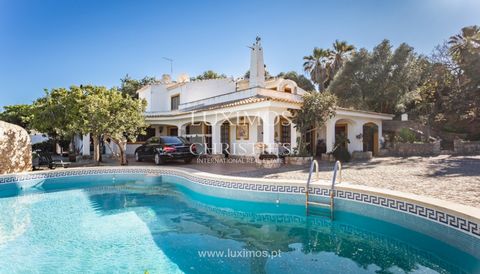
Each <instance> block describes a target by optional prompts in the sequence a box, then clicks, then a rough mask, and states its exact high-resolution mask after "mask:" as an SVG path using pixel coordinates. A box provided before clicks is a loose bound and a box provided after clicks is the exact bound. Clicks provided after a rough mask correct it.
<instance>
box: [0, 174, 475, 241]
mask: <svg viewBox="0 0 480 274" xmlns="http://www.w3.org/2000/svg"><path fill="white" fill-rule="evenodd" d="M108 174H112V175H113V174H145V175H147V176H162V175H171V176H176V177H180V178H183V179H187V180H189V181H190V182H192V183H195V184H199V185H203V186H208V187H214V188H219V189H220V190H221V189H229V190H236V191H241V192H238V194H240V193H243V194H242V195H245V194H248V193H249V192H256V193H258V192H263V193H265V192H266V193H274V194H292V195H305V190H306V187H305V185H301V184H299V183H297V182H285V181H278V180H274V179H258V180H255V179H252V178H238V177H229V176H219V175H215V174H208V173H205V172H199V171H197V170H193V169H187V168H180V167H121V168H119V167H99V168H96V167H94V168H71V169H62V170H55V171H45V172H28V173H21V174H10V175H3V176H0V185H2V184H17V185H18V184H19V183H20V187H22V185H24V186H25V187H29V186H32V185H34V184H35V183H37V182H40V181H41V180H42V179H48V178H60V177H70V176H85V175H108ZM29 181H30V182H29ZM202 192H205V193H209V192H210V191H208V190H207V189H205V191H202ZM210 194H211V193H210ZM252 194H253V193H252ZM310 194H311V195H317V196H325V197H328V196H329V194H330V189H329V186H328V185H325V186H323V185H314V186H312V187H311V188H310ZM242 195H237V198H241V197H242ZM335 198H337V199H342V200H349V201H355V202H360V203H364V204H370V205H374V206H379V207H383V208H388V209H391V210H395V211H399V212H403V213H408V214H411V215H415V216H417V217H420V218H423V219H428V220H430V221H433V222H436V223H439V224H442V225H445V226H448V227H450V228H453V229H456V230H459V231H461V232H463V233H466V234H469V235H471V236H473V237H475V238H477V239H480V220H479V219H478V218H476V217H474V216H469V215H468V214H467V213H465V212H459V211H456V210H452V209H449V208H443V207H441V206H439V205H433V204H428V203H426V202H425V201H419V200H418V201H417V200H414V199H411V198H409V199H405V198H404V197H399V196H394V195H392V194H391V193H385V194H382V190H381V189H375V191H371V190H363V189H362V190H360V189H357V188H352V187H349V186H340V185H339V186H338V187H337V190H336V192H335Z"/></svg>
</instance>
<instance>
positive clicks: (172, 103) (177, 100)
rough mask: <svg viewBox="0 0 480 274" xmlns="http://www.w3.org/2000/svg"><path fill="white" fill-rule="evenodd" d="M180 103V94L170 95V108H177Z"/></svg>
mask: <svg viewBox="0 0 480 274" xmlns="http://www.w3.org/2000/svg"><path fill="white" fill-rule="evenodd" d="M179 105H180V95H175V96H172V97H170V110H177V109H178V106H179Z"/></svg>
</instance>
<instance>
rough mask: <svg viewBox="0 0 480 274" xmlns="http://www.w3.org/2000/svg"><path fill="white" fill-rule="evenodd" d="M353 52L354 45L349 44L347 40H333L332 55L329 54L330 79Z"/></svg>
mask: <svg viewBox="0 0 480 274" xmlns="http://www.w3.org/2000/svg"><path fill="white" fill-rule="evenodd" d="M354 52H355V46H353V45H349V44H348V43H347V41H339V40H335V43H333V51H331V53H332V55H331V56H330V57H331V59H332V61H331V63H332V65H331V66H330V68H331V73H330V75H331V79H330V80H333V77H334V76H335V74H336V73H337V72H338V71H339V70H340V69H341V68H342V66H343V64H344V63H345V61H346V60H348V59H349V58H350V56H352V54H353V53H354Z"/></svg>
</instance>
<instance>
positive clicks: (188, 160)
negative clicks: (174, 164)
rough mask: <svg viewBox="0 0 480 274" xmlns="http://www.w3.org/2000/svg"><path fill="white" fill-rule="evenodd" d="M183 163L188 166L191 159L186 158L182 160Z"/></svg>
mask: <svg viewBox="0 0 480 274" xmlns="http://www.w3.org/2000/svg"><path fill="white" fill-rule="evenodd" d="M183 162H184V163H185V164H190V163H191V162H192V158H187V159H185V160H183Z"/></svg>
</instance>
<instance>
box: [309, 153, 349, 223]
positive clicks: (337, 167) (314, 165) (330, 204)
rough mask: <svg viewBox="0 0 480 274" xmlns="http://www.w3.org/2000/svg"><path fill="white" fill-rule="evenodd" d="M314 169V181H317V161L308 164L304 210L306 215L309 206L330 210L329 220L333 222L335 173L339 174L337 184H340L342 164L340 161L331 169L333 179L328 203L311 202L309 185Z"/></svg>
mask: <svg viewBox="0 0 480 274" xmlns="http://www.w3.org/2000/svg"><path fill="white" fill-rule="evenodd" d="M314 168H315V175H316V179H317V180H319V176H318V162H317V160H313V161H312V163H311V164H310V171H309V173H308V179H307V187H306V191H305V208H306V212H307V215H308V213H309V210H308V207H309V206H319V207H326V208H329V209H330V218H331V219H332V220H333V219H334V214H333V212H334V207H335V200H334V197H335V182H336V180H337V171H338V172H339V176H338V178H339V180H338V182H339V183H341V182H342V163H341V162H340V161H336V162H335V166H334V167H333V177H332V186H331V188H330V202H316V201H311V200H310V197H309V193H310V183H311V182H312V174H313V169H314Z"/></svg>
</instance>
